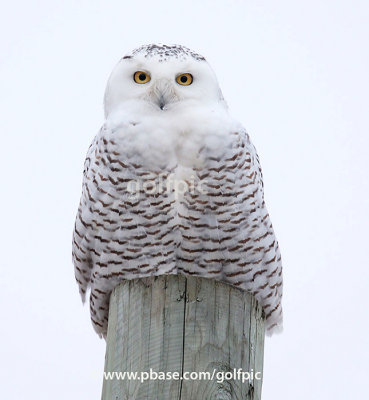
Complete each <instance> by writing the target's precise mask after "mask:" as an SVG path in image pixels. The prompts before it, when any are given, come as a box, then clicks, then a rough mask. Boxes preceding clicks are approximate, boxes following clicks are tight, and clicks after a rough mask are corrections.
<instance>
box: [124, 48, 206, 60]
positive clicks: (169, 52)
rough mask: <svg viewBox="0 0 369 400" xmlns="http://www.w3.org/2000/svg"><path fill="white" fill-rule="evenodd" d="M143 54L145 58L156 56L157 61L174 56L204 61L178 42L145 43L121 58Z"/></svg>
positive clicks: (178, 58) (180, 58)
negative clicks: (170, 43) (167, 43)
mask: <svg viewBox="0 0 369 400" xmlns="http://www.w3.org/2000/svg"><path fill="white" fill-rule="evenodd" d="M138 54H139V55H143V56H144V57H145V58H151V57H157V58H159V61H168V60H169V59H173V58H176V59H177V60H182V61H183V60H186V59H188V58H189V57H191V58H193V59H194V60H196V61H205V58H204V57H203V56H202V55H200V54H198V53H195V52H194V51H192V50H190V49H189V48H187V47H185V46H181V45H178V44H173V45H166V44H146V45H143V46H141V47H138V48H137V49H134V50H133V51H132V52H131V53H129V54H127V55H126V56H124V57H123V59H129V58H133V57H134V56H135V55H138Z"/></svg>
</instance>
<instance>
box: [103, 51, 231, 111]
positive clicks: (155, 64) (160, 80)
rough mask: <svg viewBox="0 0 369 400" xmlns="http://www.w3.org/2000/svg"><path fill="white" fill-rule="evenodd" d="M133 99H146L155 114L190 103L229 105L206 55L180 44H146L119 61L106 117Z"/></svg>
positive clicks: (108, 92) (106, 102) (110, 86)
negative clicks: (203, 55)
mask: <svg viewBox="0 0 369 400" xmlns="http://www.w3.org/2000/svg"><path fill="white" fill-rule="evenodd" d="M131 101H135V102H137V101H138V102H142V105H143V106H145V109H147V107H149V108H150V110H152V112H155V113H165V111H166V110H173V109H176V110H178V112H180V111H181V107H182V106H184V105H186V104H189V103H190V104H191V106H192V107H196V104H198V105H201V106H206V105H209V106H211V105H212V104H214V103H217V104H218V105H219V104H221V105H222V106H224V107H226V104H225V102H224V99H223V95H222V92H221V90H220V88H219V84H218V81H217V78H216V76H215V74H214V72H213V70H212V69H211V68H210V66H209V64H208V63H207V61H206V60H205V58H204V57H202V56H201V55H199V54H197V53H195V52H194V51H192V50H190V49H188V48H186V47H184V46H180V45H162V44H150V45H144V46H141V47H139V48H137V49H135V50H133V51H132V52H131V53H129V54H127V55H126V56H124V57H123V58H122V59H121V60H120V61H119V63H118V64H117V65H116V67H115V68H114V70H113V72H112V73H111V75H110V78H109V80H108V83H107V86H106V91H105V98H104V108H105V117H107V116H108V115H109V114H110V113H111V112H112V111H114V110H116V109H117V108H120V107H124V104H125V103H126V102H131ZM163 115H164V114H163Z"/></svg>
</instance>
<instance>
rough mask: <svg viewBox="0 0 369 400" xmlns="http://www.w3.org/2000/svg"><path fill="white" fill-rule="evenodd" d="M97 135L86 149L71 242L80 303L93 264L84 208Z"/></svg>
mask: <svg viewBox="0 0 369 400" xmlns="http://www.w3.org/2000/svg"><path fill="white" fill-rule="evenodd" d="M98 136H99V134H98V135H96V136H95V138H94V140H93V141H92V143H91V145H90V147H89V148H88V151H87V155H86V159H85V163H84V168H83V180H82V196H81V200H80V203H79V207H78V212H77V216H76V220H75V224H74V231H73V241H72V260H73V264H74V273H75V278H76V281H77V283H78V286H79V293H80V295H81V297H82V301H83V302H84V301H85V298H86V292H87V289H88V287H89V284H90V280H91V272H92V267H93V263H92V260H91V250H92V251H93V249H91V246H90V242H91V238H90V236H91V233H92V230H93V224H91V223H90V221H88V220H87V218H86V217H85V216H84V213H85V210H86V208H87V209H88V202H89V198H90V194H89V189H88V181H89V179H90V178H89V171H90V166H91V160H92V158H93V157H94V155H95V151H96V146H97V141H98Z"/></svg>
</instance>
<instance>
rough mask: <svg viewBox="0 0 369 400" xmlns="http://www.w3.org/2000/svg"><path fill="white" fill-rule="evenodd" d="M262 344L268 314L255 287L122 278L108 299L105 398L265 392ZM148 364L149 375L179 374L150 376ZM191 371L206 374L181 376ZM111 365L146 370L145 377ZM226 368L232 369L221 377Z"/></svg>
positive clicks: (193, 399) (207, 399) (217, 397)
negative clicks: (131, 375)
mask: <svg viewBox="0 0 369 400" xmlns="http://www.w3.org/2000/svg"><path fill="white" fill-rule="evenodd" d="M263 351H264V318H263V315H262V310H261V308H260V306H259V304H258V302H257V301H256V300H255V298H254V297H253V296H251V295H250V294H248V293H246V292H243V291H241V290H239V289H237V288H234V287H232V286H229V285H227V284H225V283H222V282H218V281H215V280H210V279H205V278H199V277H184V276H177V275H169V276H165V275H164V276H160V277H153V278H145V279H137V280H131V281H124V282H122V283H121V284H120V285H119V286H117V287H116V288H115V289H114V291H113V293H112V295H111V298H110V310H109V327H108V335H107V344H106V356H105V372H104V375H105V376H104V383H103V394H102V399H103V400H179V399H181V400H199V399H200V400H213V399H214V400H223V399H240V400H244V399H250V400H251V399H255V400H256V399H260V398H261V384H262V381H261V379H256V378H261V377H262V370H263ZM150 368H151V370H152V373H151V378H153V377H154V378H155V373H159V372H161V377H162V378H163V372H164V373H167V372H170V373H171V374H173V373H174V372H175V373H177V374H178V375H177V379H171V380H169V379H166V380H163V379H160V375H157V376H156V378H157V379H150V378H149V374H150ZM240 368H241V369H242V370H241V372H243V373H244V374H245V375H244V378H245V379H244V382H242V375H240V372H239V373H238V374H239V375H238V376H237V371H238V370H239V369H240ZM193 371H194V372H197V373H207V374H208V375H203V378H202V379H200V378H199V379H189V380H187V379H180V377H181V376H184V374H185V373H187V374H190V373H191V372H193ZM214 371H215V372H214ZM108 372H118V373H120V372H138V375H137V376H138V377H140V374H141V372H145V373H147V375H143V376H142V377H143V378H144V379H145V380H143V381H142V382H141V381H140V380H138V379H137V380H134V379H128V378H127V376H125V378H124V379H123V378H122V377H123V376H122V375H121V376H120V378H117V376H116V375H110V378H112V377H113V378H112V379H109V378H107V375H106V373H108ZM226 372H228V374H233V376H232V377H231V379H229V380H228V379H224V381H223V382H221V381H222V376H223V377H224V373H226ZM246 373H249V374H250V380H248V379H247V378H248V376H247V375H246ZM256 373H259V374H257V375H256V377H255V374H256ZM212 374H214V376H213V379H211V376H212ZM251 374H253V378H254V379H251ZM226 377H227V376H225V378H226ZM229 377H230V376H229ZM178 378H179V379H178ZM195 378H196V377H195ZM217 378H219V379H217Z"/></svg>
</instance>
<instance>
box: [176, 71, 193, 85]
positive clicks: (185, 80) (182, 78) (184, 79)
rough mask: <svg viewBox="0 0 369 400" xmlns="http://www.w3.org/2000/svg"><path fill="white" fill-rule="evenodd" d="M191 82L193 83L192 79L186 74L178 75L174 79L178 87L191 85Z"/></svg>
mask: <svg viewBox="0 0 369 400" xmlns="http://www.w3.org/2000/svg"><path fill="white" fill-rule="evenodd" d="M192 81H193V77H192V75H191V74H188V73H187V74H181V75H178V76H177V78H176V82H177V83H178V84H179V85H182V86H188V85H191V83H192Z"/></svg>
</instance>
